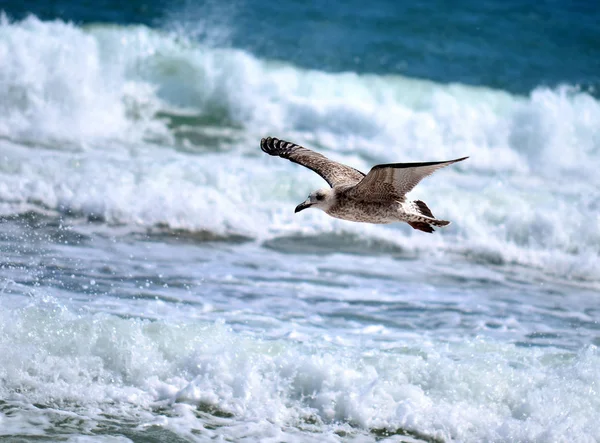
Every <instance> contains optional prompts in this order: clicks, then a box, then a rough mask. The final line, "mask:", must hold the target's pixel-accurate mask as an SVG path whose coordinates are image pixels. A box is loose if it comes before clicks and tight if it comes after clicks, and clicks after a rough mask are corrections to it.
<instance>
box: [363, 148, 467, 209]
mask: <svg viewBox="0 0 600 443" xmlns="http://www.w3.org/2000/svg"><path fill="white" fill-rule="evenodd" d="M467 158H469V157H463V158H457V159H456V160H448V161H443V162H427V163H389V164H386V165H377V166H373V167H372V168H371V170H370V171H369V173H368V174H367V175H366V176H365V178H363V179H362V180H361V181H360V182H359V183H358V184H357V185H356V186H355V187H354V188H353V189H352V191H351V192H352V194H353V195H355V196H361V197H362V198H364V199H365V200H373V201H381V200H388V199H400V200H402V199H404V196H405V195H406V194H407V193H408V192H410V191H411V190H412V189H413V188H414V187H415V186H417V184H419V182H420V181H421V180H422V179H424V178H425V177H427V176H428V175H431V174H433V173H434V172H435V171H436V170H438V169H440V168H443V167H444V166H448V165H451V164H452V163H456V162H460V161H463V160H465V159H467Z"/></svg>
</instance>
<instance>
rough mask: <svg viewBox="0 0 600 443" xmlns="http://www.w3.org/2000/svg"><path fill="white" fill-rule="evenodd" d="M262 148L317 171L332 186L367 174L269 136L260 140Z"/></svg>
mask: <svg viewBox="0 0 600 443" xmlns="http://www.w3.org/2000/svg"><path fill="white" fill-rule="evenodd" d="M260 148H261V149H262V150H263V151H264V152H266V153H267V154H269V155H278V156H279V157H281V158H287V159H288V160H290V161H293V162H294V163H298V164H299V165H302V166H305V167H307V168H308V169H311V170H313V171H315V172H316V173H317V174H319V175H320V176H321V177H323V178H324V179H325V181H326V182H327V183H329V186H331V187H332V188H333V187H334V186H337V185H342V184H349V185H353V184H356V183H358V182H359V181H360V180H362V179H363V177H365V174H363V173H362V172H360V171H359V170H357V169H354V168H351V167H350V166H346V165H343V164H341V163H337V162H334V161H332V160H329V159H328V158H327V157H325V156H324V155H321V154H319V153H317V152H315V151H311V150H310V149H307V148H304V147H302V146H299V145H297V144H295V143H291V142H287V141H285V140H279V139H278V138H272V137H267V138H263V139H262V140H261V141H260Z"/></svg>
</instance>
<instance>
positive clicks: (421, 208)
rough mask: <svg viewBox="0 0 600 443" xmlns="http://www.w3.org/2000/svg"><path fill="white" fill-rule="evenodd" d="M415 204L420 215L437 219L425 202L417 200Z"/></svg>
mask: <svg viewBox="0 0 600 443" xmlns="http://www.w3.org/2000/svg"><path fill="white" fill-rule="evenodd" d="M413 203H414V204H415V207H416V209H417V212H418V213H419V214H421V215H424V216H425V217H430V218H435V217H434V216H433V214H432V213H431V210H430V209H429V208H428V207H427V205H426V204H425V202H424V201H421V200H415V201H413Z"/></svg>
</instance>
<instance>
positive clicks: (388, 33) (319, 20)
mask: <svg viewBox="0 0 600 443" xmlns="http://www.w3.org/2000/svg"><path fill="white" fill-rule="evenodd" d="M0 9H2V10H4V11H5V12H6V13H7V14H8V15H9V16H10V17H12V18H15V19H20V18H23V17H24V16H26V15H27V14H35V15H37V16H38V17H39V18H41V19H44V20H50V19H56V18H59V19H62V20H68V21H73V22H75V23H77V24H84V23H98V22H100V23H118V24H145V25H149V26H152V27H157V28H167V29H169V28H171V27H173V26H177V27H181V26H184V27H185V28H186V30H187V31H188V33H191V34H193V33H194V32H197V33H198V37H199V38H207V36H208V37H209V38H212V37H214V36H215V35H217V36H218V37H217V38H216V39H213V40H216V41H215V43H216V44H218V45H224V46H233V47H238V48H242V49H246V50H249V51H250V52H252V53H253V54H255V55H257V56H259V57H263V58H272V59H280V60H284V61H288V62H292V63H294V64H295V65H298V66H305V67H309V68H314V69H319V70H325V71H334V72H337V71H354V72H368V73H377V74H381V73H395V74H403V75H406V76H409V77H419V78H425V79H431V80H434V81H437V82H442V83H448V82H458V83H464V84H471V85H483V86H489V87H493V88H497V89H504V90H507V91H510V92H516V93H521V94H526V93H529V92H530V91H531V90H532V89H534V88H535V87H536V86H540V85H547V86H550V87H555V86H557V85H559V84H563V83H564V84H569V85H576V86H579V87H581V88H582V89H583V90H586V91H588V92H591V93H592V94H593V95H597V94H598V88H599V87H600V27H599V26H598V23H600V4H599V3H598V2H597V1H592V0H591V1H565V0H559V1H539V2H533V1H523V0H507V1H501V0H484V1H478V0H469V1H465V0H462V1H457V2H445V1H442V0H429V1H421V2H399V1H394V0H372V1H369V2H364V1H359V0H351V1H346V2H340V3H337V2H336V3H332V2H317V1H315V2H305V1H299V0H293V1H286V2H273V1H270V0H247V1H241V0H240V1H236V0H233V1H224V2H218V1H208V2H203V1H197V2H192V1H169V2H166V1H158V0H156V1H139V0H132V1H116V0H104V1H98V2H92V1H68V0H58V1H57V0H55V1H46V0H35V1H28V2H23V1H20V0H4V1H2V2H0ZM216 30H222V31H225V32H215V31H216Z"/></svg>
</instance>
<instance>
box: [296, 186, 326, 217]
mask: <svg viewBox="0 0 600 443" xmlns="http://www.w3.org/2000/svg"><path fill="white" fill-rule="evenodd" d="M334 200H335V194H334V193H333V189H332V188H323V189H317V190H316V191H313V192H311V193H310V195H309V196H308V198H307V199H306V201H305V202H303V203H300V204H299V205H298V206H296V210H295V211H294V212H300V211H302V210H304V209H306V208H319V209H321V210H323V211H327V209H329V208H330V207H331V205H333V203H334Z"/></svg>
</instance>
